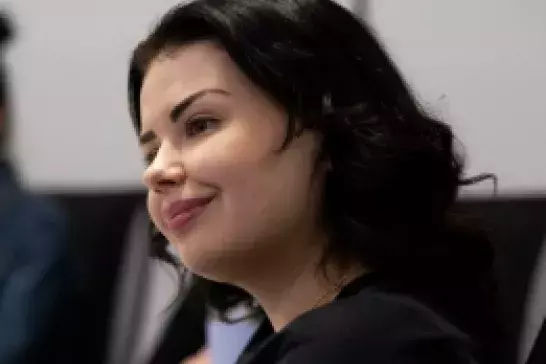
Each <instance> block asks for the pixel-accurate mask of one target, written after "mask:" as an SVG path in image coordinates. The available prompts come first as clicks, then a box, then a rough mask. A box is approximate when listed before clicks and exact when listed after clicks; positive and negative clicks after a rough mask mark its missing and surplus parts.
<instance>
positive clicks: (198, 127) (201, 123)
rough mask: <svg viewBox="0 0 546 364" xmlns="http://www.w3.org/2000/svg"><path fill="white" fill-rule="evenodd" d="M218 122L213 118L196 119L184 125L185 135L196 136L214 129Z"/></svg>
mask: <svg viewBox="0 0 546 364" xmlns="http://www.w3.org/2000/svg"><path fill="white" fill-rule="evenodd" d="M218 122H219V121H218V120H217V119H214V118H196V119H192V120H190V121H188V122H187V123H186V134H187V135H188V136H189V137H193V136H197V135H199V134H202V133H206V132H208V131H210V130H212V129H214V128H215V127H216V126H217V125H218Z"/></svg>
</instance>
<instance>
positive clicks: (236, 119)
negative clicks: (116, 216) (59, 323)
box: [140, 42, 346, 329]
mask: <svg viewBox="0 0 546 364" xmlns="http://www.w3.org/2000/svg"><path fill="white" fill-rule="evenodd" d="M207 90H209V91H207ZM210 90H213V91H210ZM196 94H197V95H198V96H197V97H193V96H192V95H196ZM188 97H190V98H192V97H193V98H194V99H193V100H192V102H191V104H190V105H189V106H188V105H187V104H188V102H186V101H185V100H187V99H188ZM181 103H182V104H185V105H186V106H187V107H183V108H181V107H180V105H181ZM181 109H184V110H183V111H181ZM173 110H174V111H173ZM141 120H142V133H141V137H140V139H141V148H142V152H143V154H144V155H146V156H147V160H148V161H149V165H148V167H147V169H146V171H145V173H144V178H143V179H144V183H145V184H146V186H147V187H148V190H149V194H148V209H149V213H150V216H151V218H152V220H153V222H154V223H155V224H156V226H157V227H158V229H159V230H160V231H161V232H162V233H163V234H164V235H165V237H166V238H167V239H168V240H169V242H170V243H171V244H173V245H174V246H175V247H176V249H177V251H178V253H179V254H180V257H181V259H182V261H183V263H184V264H185V266H187V267H188V269H190V270H191V271H192V272H194V273H195V274H198V275H201V276H203V277H206V278H209V279H212V280H215V281H219V282H227V283H230V284H233V285H236V286H239V287H241V288H243V289H245V290H247V291H248V292H249V293H250V294H251V295H253V296H254V297H255V298H256V299H257V300H258V302H259V303H260V304H261V305H262V307H263V308H264V310H265V311H266V313H267V314H268V316H269V318H270V320H271V321H272V323H273V326H274V327H275V328H276V329H280V328H282V327H284V326H285V325H286V324H287V323H289V322H290V321H292V320H293V319H294V318H295V317H297V316H298V315H300V314H301V313H303V312H304V311H306V310H309V309H310V308H312V307H313V305H314V304H315V303H316V302H317V300H319V299H321V298H323V297H324V296H325V295H326V296H328V295H329V290H331V287H332V282H330V281H328V280H326V278H325V277H324V276H323V275H322V274H318V273H317V269H316V268H317V264H318V262H319V260H320V258H321V256H322V252H323V247H324V245H325V244H326V242H327V239H328V238H327V235H326V234H325V232H324V231H323V229H322V228H321V222H320V219H319V217H318V216H319V215H320V214H319V213H318V212H319V211H320V201H321V198H320V196H321V195H322V191H323V183H324V177H325V173H327V167H328V166H327V164H326V163H322V164H317V157H318V154H319V150H320V146H321V137H320V135H319V134H318V133H315V132H311V131H306V132H304V133H303V135H301V136H299V137H298V138H296V139H295V140H294V141H293V142H292V143H291V144H289V146H288V147H287V148H286V149H284V150H282V151H281V146H282V144H283V141H284V140H285V136H286V127H287V114H286V112H285V110H284V108H283V107H282V106H281V105H279V104H277V103H276V102H275V101H274V100H272V99H271V98H270V97H268V95H267V94H266V93H265V92H263V91H262V90H261V89H259V88H257V87H256V86H255V85H254V84H252V82H251V81H250V80H249V79H248V78H247V77H246V76H245V75H244V74H243V73H242V72H241V71H240V70H239V69H238V68H237V66H236V64H235V63H234V62H233V61H232V60H231V59H230V58H229V56H228V55H227V53H226V52H225V51H224V50H223V49H222V48H221V47H220V46H218V45H216V44H214V43H211V42H198V43H194V44H189V45H184V46H182V47H180V48H178V49H176V50H174V51H170V52H169V53H168V54H164V55H161V56H159V57H157V58H156V59H155V60H154V61H153V62H152V63H151V65H150V66H149V69H148V71H147V74H146V77H145V79H144V83H143V87H142V93H141ZM193 197H214V198H213V200H212V202H210V203H209V204H208V205H207V206H206V207H205V208H204V209H203V210H202V211H201V212H200V213H199V215H198V216H197V217H196V218H195V219H193V220H192V221H191V222H190V223H189V224H188V225H187V226H186V227H185V228H184V229H178V230H177V229H171V228H169V226H168V224H167V223H166V222H165V219H164V217H163V213H162V209H163V208H164V206H165V205H166V204H168V203H169V202H172V201H173V200H176V199H179V198H193ZM329 270H330V272H329V274H328V277H330V279H331V278H334V279H333V282H337V281H338V280H339V277H341V276H342V275H343V274H345V273H346V272H339V271H338V270H336V269H335V268H333V266H332V267H331V269H329ZM332 294H333V295H335V293H332ZM332 294H331V295H332Z"/></svg>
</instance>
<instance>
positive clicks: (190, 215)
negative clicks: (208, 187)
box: [164, 197, 214, 231]
mask: <svg viewBox="0 0 546 364" xmlns="http://www.w3.org/2000/svg"><path fill="white" fill-rule="evenodd" d="M213 199H214V197H206V198H192V199H184V200H178V201H175V202H173V203H172V204H171V205H170V206H169V208H168V209H167V211H166V216H165V218H164V221H165V225H166V227H167V228H168V229H169V230H176V231H180V230H182V229H184V228H186V227H187V226H188V225H189V223H190V222H191V221H193V220H195V219H196V218H197V217H198V216H199V215H201V213H202V212H203V211H204V210H205V209H206V207H207V206H208V204H209V203H210V202H211V201H212V200H213Z"/></svg>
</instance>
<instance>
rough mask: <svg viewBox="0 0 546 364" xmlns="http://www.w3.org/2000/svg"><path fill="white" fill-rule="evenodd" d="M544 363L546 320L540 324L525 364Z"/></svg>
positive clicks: (545, 357)
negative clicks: (540, 326)
mask: <svg viewBox="0 0 546 364" xmlns="http://www.w3.org/2000/svg"><path fill="white" fill-rule="evenodd" d="M544 363H546V319H545V320H544V321H543V323H542V328H541V330H540V332H539V334H538V337H537V339H536V341H535V343H534V346H533V349H532V351H531V354H530V355H529V359H528V360H527V363H526V364H544Z"/></svg>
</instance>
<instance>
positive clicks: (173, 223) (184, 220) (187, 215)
mask: <svg viewBox="0 0 546 364" xmlns="http://www.w3.org/2000/svg"><path fill="white" fill-rule="evenodd" d="M207 206H208V204H206V205H203V206H199V207H195V208H193V209H191V210H190V211H186V212H183V213H181V214H178V215H176V216H175V217H173V218H172V219H170V220H169V221H168V222H167V228H168V229H170V230H177V231H179V230H182V229H184V228H187V226H188V225H189V224H190V222H192V221H193V220H195V219H196V218H197V217H198V216H199V215H201V213H202V212H203V211H204V210H205V208H206V207H207Z"/></svg>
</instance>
